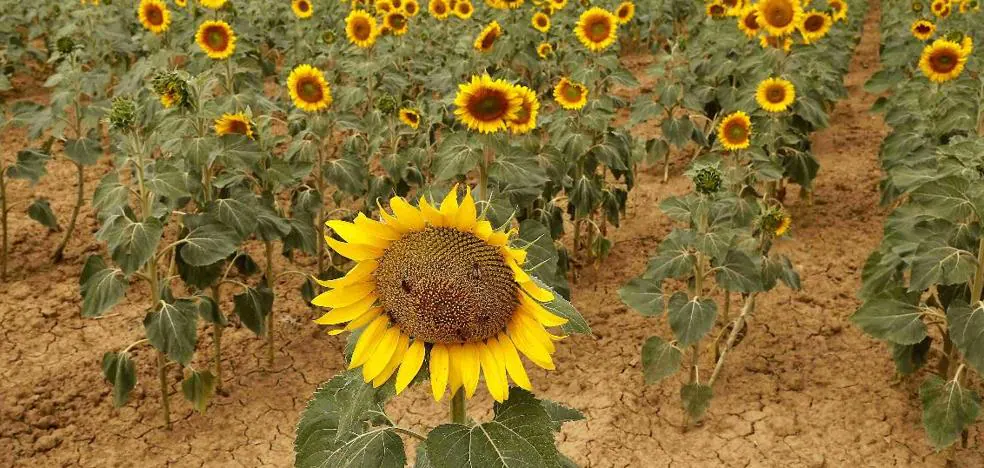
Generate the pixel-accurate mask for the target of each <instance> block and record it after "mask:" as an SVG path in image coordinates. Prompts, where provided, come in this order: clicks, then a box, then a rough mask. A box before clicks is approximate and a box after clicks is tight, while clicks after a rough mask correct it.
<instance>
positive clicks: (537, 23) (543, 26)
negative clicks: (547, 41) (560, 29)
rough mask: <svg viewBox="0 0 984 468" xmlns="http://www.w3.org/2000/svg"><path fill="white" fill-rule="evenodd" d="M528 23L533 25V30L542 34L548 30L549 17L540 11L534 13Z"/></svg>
mask: <svg viewBox="0 0 984 468" xmlns="http://www.w3.org/2000/svg"><path fill="white" fill-rule="evenodd" d="M530 23H531V24H533V29H536V30H537V31H540V32H542V33H545V32H547V31H549V30H550V17H549V16H547V14H546V13H544V12H542V11H538V12H536V14H534V15H533V18H532V19H531V20H530Z"/></svg>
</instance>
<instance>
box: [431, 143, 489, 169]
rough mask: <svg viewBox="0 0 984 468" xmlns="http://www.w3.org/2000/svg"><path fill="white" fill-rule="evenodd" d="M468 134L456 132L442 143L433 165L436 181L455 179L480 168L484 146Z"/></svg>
mask: <svg viewBox="0 0 984 468" xmlns="http://www.w3.org/2000/svg"><path fill="white" fill-rule="evenodd" d="M467 134H468V132H455V133H452V134H451V136H449V137H447V138H445V139H444V140H443V141H442V142H441V144H440V146H439V148H438V151H437V153H436V154H435V155H434V162H433V163H432V165H431V172H432V173H433V174H434V179H435V180H437V181H443V180H450V179H454V178H456V177H458V176H462V175H465V174H468V172H469V171H471V170H472V169H474V168H476V167H478V163H479V161H481V159H482V155H483V151H482V145H481V144H479V143H478V142H476V141H474V140H472V139H471V138H469V137H468V135H467Z"/></svg>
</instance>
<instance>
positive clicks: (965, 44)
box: [960, 34, 974, 57]
mask: <svg viewBox="0 0 984 468" xmlns="http://www.w3.org/2000/svg"><path fill="white" fill-rule="evenodd" d="M960 49H961V50H963V53H964V55H966V56H968V57H970V53H971V52H973V51H974V39H972V38H971V37H970V36H968V35H966V34H965V35H964V37H963V40H962V41H960Z"/></svg>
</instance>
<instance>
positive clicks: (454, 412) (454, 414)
mask: <svg viewBox="0 0 984 468" xmlns="http://www.w3.org/2000/svg"><path fill="white" fill-rule="evenodd" d="M467 419H468V416H467V415H466V414H465V389H463V388H459V389H458V391H457V392H455V393H454V396H453V397H451V422H452V423H454V424H467V423H468V421H467Z"/></svg>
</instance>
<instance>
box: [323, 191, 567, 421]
mask: <svg viewBox="0 0 984 468" xmlns="http://www.w3.org/2000/svg"><path fill="white" fill-rule="evenodd" d="M419 205H420V208H416V207H414V206H412V205H410V204H409V203H407V202H406V201H405V200H403V199H402V198H399V197H394V198H393V199H391V200H390V209H392V210H393V214H390V213H389V212H387V211H386V210H382V209H381V210H380V216H381V217H382V221H376V220H373V219H371V218H368V217H366V216H364V215H361V214H360V215H359V216H358V217H357V218H356V219H355V221H354V222H353V223H348V222H344V221H329V222H328V223H327V224H328V227H330V228H331V229H332V230H333V231H334V232H335V234H337V235H338V236H339V237H341V238H342V239H343V240H344V241H345V242H341V241H337V240H335V239H333V238H326V241H327V242H328V245H329V246H330V247H331V248H332V249H334V250H335V251H336V252H338V254H340V255H342V256H344V257H347V258H349V259H351V260H354V261H355V262H356V266H355V267H354V268H353V269H352V270H351V271H350V272H349V273H348V274H347V275H346V276H344V277H342V278H339V279H336V280H331V281H325V282H322V283H321V284H323V285H324V286H325V287H327V288H329V290H328V291H327V292H325V293H323V294H321V295H319V296H318V297H316V298H315V299H314V300H313V301H311V302H312V304H314V305H316V306H319V307H326V308H330V309H331V310H330V311H329V312H328V313H326V314H325V315H323V316H322V317H321V318H319V319H317V320H315V322H317V323H319V324H324V325H338V326H340V325H343V324H344V328H343V329H344V330H349V331H356V330H361V334H360V335H359V338H358V341H357V342H356V344H355V349H354V350H353V353H352V360H351V362H350V363H349V368H350V369H355V368H358V367H361V368H362V376H363V379H364V380H365V381H366V382H367V383H368V382H372V384H373V385H374V386H376V387H379V386H381V385H383V384H385V383H386V382H388V381H390V379H391V378H393V376H394V375H395V382H394V383H395V388H396V392H397V393H400V392H402V391H403V390H405V389H406V388H407V386H409V385H410V382H411V381H413V379H414V377H416V375H417V374H418V373H419V372H420V369H421V367H422V366H423V364H424V362H425V361H426V362H429V371H430V372H429V378H430V387H431V393H432V395H433V396H434V399H435V400H441V399H442V398H443V397H444V394H445V390H448V391H449V393H450V395H452V396H453V395H455V394H456V393H457V392H458V391H459V390H463V392H464V396H465V397H467V398H471V397H472V396H473V395H474V394H475V391H476V389H477V388H478V385H479V377H480V374H482V375H484V377H485V385H486V387H487V388H488V390H489V393H490V394H491V395H492V397H493V398H494V399H495V400H496V401H499V402H501V401H504V400H506V399H507V398H508V397H509V380H512V381H513V382H514V383H515V384H516V385H517V386H519V387H521V388H524V389H530V387H531V385H530V381H529V378H528V376H527V374H526V370H525V369H524V366H523V363H522V361H521V360H520V353H522V354H523V355H524V356H526V358H527V359H529V360H530V361H531V362H532V363H534V364H536V365H537V366H539V367H542V368H544V369H548V370H551V369H554V363H553V359H552V357H551V354H553V352H554V351H555V349H556V348H555V346H554V341H556V340H559V339H560V337H558V336H555V335H553V334H551V333H550V332H549V331H547V328H549V327H558V326H561V325H563V324H565V323H567V319H565V318H563V317H560V316H558V315H555V314H553V313H552V312H550V311H548V310H547V309H546V308H545V307H544V306H543V305H542V303H545V302H549V301H552V300H553V298H554V295H553V293H552V292H550V291H549V290H547V289H544V288H541V287H539V286H538V285H537V284H536V283H535V282H534V280H533V279H532V278H531V277H530V275H529V274H527V273H526V272H525V271H524V270H523V267H522V265H523V263H524V262H525V260H526V251H525V250H522V249H518V248H513V247H510V245H509V234H508V233H507V232H502V231H496V230H493V228H492V224H491V223H489V221H487V220H485V219H482V218H481V216H480V215H478V211H477V208H476V206H475V200H474V199H473V198H472V195H471V191H470V190H469V191H466V193H465V196H464V199H463V200H462V201H461V202H460V204H459V202H458V194H457V187H455V188H454V189H452V190H451V192H449V193H448V196H447V197H445V198H444V201H442V202H441V204H440V205H439V206H434V205H432V204H431V203H429V202H428V201H427V199H426V198H421V199H420V202H419ZM517 351H518V352H517Z"/></svg>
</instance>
